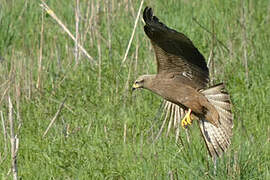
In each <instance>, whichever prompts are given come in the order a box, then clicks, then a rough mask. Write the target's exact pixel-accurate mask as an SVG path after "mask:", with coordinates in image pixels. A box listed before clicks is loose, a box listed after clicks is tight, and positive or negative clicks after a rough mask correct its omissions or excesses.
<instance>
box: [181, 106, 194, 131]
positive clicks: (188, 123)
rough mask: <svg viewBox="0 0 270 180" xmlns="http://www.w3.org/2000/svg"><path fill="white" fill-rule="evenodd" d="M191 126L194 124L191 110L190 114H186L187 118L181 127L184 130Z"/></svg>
mask: <svg viewBox="0 0 270 180" xmlns="http://www.w3.org/2000/svg"><path fill="white" fill-rule="evenodd" d="M191 124H192V119H191V109H188V112H187V113H186V115H185V117H184V118H183V119H182V122H181V126H182V127H183V128H187V126H188V125H191Z"/></svg>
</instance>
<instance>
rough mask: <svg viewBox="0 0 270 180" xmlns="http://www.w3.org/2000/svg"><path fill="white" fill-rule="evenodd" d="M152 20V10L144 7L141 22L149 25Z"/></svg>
mask: <svg viewBox="0 0 270 180" xmlns="http://www.w3.org/2000/svg"><path fill="white" fill-rule="evenodd" d="M152 19H153V10H152V8H150V7H148V6H146V7H145V9H144V11H143V20H144V22H145V23H146V24H148V23H150V22H151V21H152Z"/></svg>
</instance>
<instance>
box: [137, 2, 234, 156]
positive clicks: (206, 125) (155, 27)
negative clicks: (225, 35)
mask: <svg viewBox="0 0 270 180" xmlns="http://www.w3.org/2000/svg"><path fill="white" fill-rule="evenodd" d="M143 19H144V21H145V26H144V32H145V34H146V35H147V36H148V38H149V39H150V41H151V44H152V46H153V48H154V51H155V55H156V62H157V74H154V75H142V76H140V77H139V78H138V79H137V80H136V81H135V82H134V84H133V90H135V89H139V88H144V89H148V90H150V91H152V92H153V93H155V94H157V95H160V96H161V97H163V98H164V100H165V101H168V102H169V103H174V104H176V105H177V106H179V107H180V108H183V109H184V110H185V111H186V112H187V113H186V115H185V117H184V118H183V120H182V122H181V125H182V126H183V127H184V128H185V127H186V126H187V125H189V124H191V122H192V120H191V114H192V116H193V115H194V116H196V117H198V122H199V127H200V130H201V134H202V136H203V138H204V141H205V144H206V146H207V149H208V152H209V154H210V156H211V157H212V159H213V160H215V159H216V157H220V156H221V155H222V154H223V152H225V151H226V150H227V149H228V147H229V145H230V144H231V137H232V128H233V116H232V112H231V106H232V105H231V101H230V96H229V94H228V93H227V92H226V91H225V86H224V84H223V83H221V84H217V85H215V86H212V87H208V82H209V70H208V67H207V64H206V62H205V59H204V57H203V55H202V54H201V53H200V52H199V50H198V49H197V48H196V47H195V46H194V45H193V43H192V42H191V40H190V39H189V38H188V37H186V36H185V35H184V34H182V33H179V32H177V31H175V30H173V29H170V28H169V27H167V26H166V25H165V24H163V23H162V22H160V21H159V19H158V18H157V17H156V16H153V11H152V9H151V8H148V7H146V8H145V9H144V12H143Z"/></svg>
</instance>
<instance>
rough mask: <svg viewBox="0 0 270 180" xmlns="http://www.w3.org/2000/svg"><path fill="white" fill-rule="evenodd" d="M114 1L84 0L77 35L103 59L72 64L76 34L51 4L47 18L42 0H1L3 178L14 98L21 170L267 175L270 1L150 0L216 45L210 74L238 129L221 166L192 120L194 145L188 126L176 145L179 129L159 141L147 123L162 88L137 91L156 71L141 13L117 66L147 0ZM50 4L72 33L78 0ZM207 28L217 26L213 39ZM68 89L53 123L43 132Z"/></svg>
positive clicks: (100, 175)
mask: <svg viewBox="0 0 270 180" xmlns="http://www.w3.org/2000/svg"><path fill="white" fill-rule="evenodd" d="M108 2H109V3H108ZM108 2H107V1H104V2H103V1H101V2H100V3H98V1H85V0H81V1H80V21H79V29H78V32H79V34H80V43H81V44H82V45H83V47H84V48H85V49H86V50H87V52H88V53H89V54H90V55H91V56H92V57H93V58H94V59H95V60H96V62H97V63H98V64H99V65H97V66H94V65H92V64H91V63H90V62H89V61H88V59H87V58H86V57H85V56H84V55H83V54H80V55H79V59H78V60H79V63H78V64H76V62H75V55H74V46H75V43H74V42H73V41H72V40H71V39H70V38H69V37H68V35H67V34H65V33H64V31H63V30H62V29H61V28H60V26H59V25H58V24H57V23H56V22H55V21H54V20H53V19H52V18H51V17H50V16H49V15H48V14H46V13H44V19H43V22H42V9H41V7H40V6H39V4H40V2H39V1H27V0H26V1H15V0H11V1H6V0H1V3H0V56H1V57H2V58H1V59H3V60H2V61H0V74H1V75H0V92H1V93H0V94H1V96H0V97H1V99H0V100H1V101H0V112H2V113H3V120H4V122H5V129H6V131H7V134H8V136H7V140H5V136H4V133H3V128H1V135H0V153H1V154H0V163H1V164H0V174H1V176H2V178H3V179H11V178H12V173H11V172H10V167H11V157H10V156H11V155H10V151H11V150H10V141H9V138H10V136H9V130H10V128H9V120H8V113H9V111H8V96H10V97H11V100H12V104H13V107H14V110H13V116H14V123H15V130H14V131H15V134H18V138H19V150H18V155H17V165H18V177H20V178H22V179H170V178H175V179H177V178H179V179H269V178H270V168H269V167H270V163H269V162H270V158H269V157H270V151H269V149H270V126H269V117H270V113H269V112H270V111H269V108H270V106H269V97H270V71H269V69H270V62H269V60H268V57H269V56H270V52H269V51H268V49H269V48H270V44H269V41H270V34H269V27H270V23H269V22H270V21H269V19H270V15H269V14H270V13H269V12H270V3H269V1H266V0H260V1H256V2H255V1H226V2H221V1H211V0H207V1H196V0H191V1H186V0H182V1H176V0H170V1H168V2H167V3H166V5H164V2H163V1H157V2H154V1H150V2H145V3H144V7H145V6H146V5H147V6H151V7H153V9H154V12H155V14H156V15H157V16H158V17H159V18H160V19H161V20H162V21H163V22H164V23H165V24H167V25H168V26H170V27H172V28H174V29H177V30H178V31H181V32H183V33H185V34H186V35H187V36H188V37H190V39H192V41H193V42H194V44H195V45H196V46H197V47H198V49H199V50H200V51H201V52H202V53H203V54H204V56H205V57H206V59H208V57H209V54H210V52H211V51H212V52H213V59H214V62H215V69H214V70H215V73H214V74H213V75H212V77H213V78H214V80H215V82H220V81H224V82H226V85H227V89H228V91H229V92H230V94H231V97H232V101H233V104H234V109H233V112H234V117H235V120H234V123H235V126H234V131H233V132H234V136H233V141H232V145H231V148H230V150H229V151H228V152H227V153H226V155H225V156H224V158H222V159H220V160H219V161H218V164H217V172H216V174H215V173H214V168H213V164H212V162H211V159H210V158H209V157H208V154H207V151H206V148H205V145H204V144H203V143H202V138H201V137H200V134H199V129H198V127H197V125H196V123H195V124H194V125H192V128H191V130H190V136H191V142H190V143H187V140H186V134H185V133H184V131H182V132H181V137H182V138H183V139H184V146H182V145H181V144H180V143H175V139H174V136H175V135H174V133H173V132H172V133H170V134H169V137H166V136H165V133H163V135H162V136H161V137H160V139H159V140H158V141H157V142H156V143H154V144H153V143H152V138H151V136H152V133H151V132H152V131H151V130H150V129H151V127H152V125H153V124H160V123H161V122H159V121H158V120H154V119H155V116H156V113H157V110H158V108H159V104H160V101H161V98H159V97H157V96H156V95H153V94H152V93H150V92H147V91H140V92H137V93H135V94H133V95H132V94H131V92H130V86H131V84H132V82H133V80H134V79H136V77H137V76H138V75H141V74H144V73H155V71H156V70H155V69H156V65H155V61H154V53H153V50H152V48H151V45H150V42H149V40H148V39H147V37H146V36H145V35H144V32H143V23H142V21H141V19H140V20H139V22H138V27H137V29H136V32H135V36H134V39H133V42H132V45H131V48H130V51H129V54H128V57H127V59H126V62H125V63H124V64H123V65H121V62H122V59H123V57H124V54H125V50H126V47H127V44H128V41H129V38H130V35H131V32H132V28H133V25H134V21H135V18H136V14H137V10H138V8H139V5H140V2H135V1H134V2H133V1H128V0H127V1H108ZM46 3H47V4H48V5H49V6H50V7H51V8H52V9H53V11H54V12H55V13H56V15H57V16H58V17H59V18H60V19H61V20H62V21H63V23H64V24H65V25H66V26H67V28H68V29H69V30H70V31H71V32H72V33H73V34H74V35H75V31H76V29H75V7H76V4H75V2H73V1H72V3H67V2H66V1H64V0H59V1H46ZM194 19H195V20H194ZM197 21H198V22H199V24H200V25H199V24H198V23H196V22H197ZM42 25H43V27H44V31H43V32H41V26H42ZM88 26H89V28H88ZM201 26H203V27H204V28H202V27H201ZM87 29H88V30H87ZM206 30H208V31H210V32H213V31H214V32H215V38H213V35H212V34H211V33H208V32H207V31H206ZM41 37H42V38H43V41H41ZM217 40H219V41H221V42H222V43H223V44H224V45H225V46H226V48H225V47H224V46H223V45H222V44H221V43H219V42H218V41H217ZM98 47H100V53H99V50H98ZM40 48H42V53H41V51H40ZM41 55H42V68H41V71H39V70H38V62H39V58H40V56H41ZM245 64H247V66H245ZM38 77H40V79H41V81H40V82H41V83H40V86H37V85H36V84H37V79H38ZM65 98H66V102H65V106H64V108H63V109H62V111H61V112H60V114H59V116H58V117H57V119H56V122H55V123H54V124H53V126H52V127H51V129H50V130H49V131H48V134H47V135H46V136H45V138H42V135H43V133H44V131H45V130H46V128H47V126H48V125H49V123H50V121H51V119H52V118H53V117H54V115H55V113H56V112H57V110H58V108H59V106H60V104H61V102H62V101H63V100H64V99H65ZM1 122H2V121H1ZM19 124H21V128H20V129H18V128H17V127H18V125H19ZM1 127H2V126H1ZM125 127H126V128H125ZM125 129H126V132H125ZM153 131H154V133H156V132H157V131H158V126H156V128H155V129H154V130H153ZM124 132H125V134H126V135H125V136H124ZM124 138H125V141H124ZM5 145H6V149H5Z"/></svg>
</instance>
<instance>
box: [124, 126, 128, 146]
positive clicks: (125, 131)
mask: <svg viewBox="0 0 270 180" xmlns="http://www.w3.org/2000/svg"><path fill="white" fill-rule="evenodd" d="M126 139H127V124H126V123H125V124H124V143H126Z"/></svg>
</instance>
